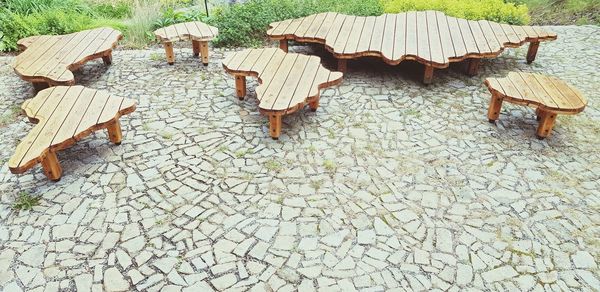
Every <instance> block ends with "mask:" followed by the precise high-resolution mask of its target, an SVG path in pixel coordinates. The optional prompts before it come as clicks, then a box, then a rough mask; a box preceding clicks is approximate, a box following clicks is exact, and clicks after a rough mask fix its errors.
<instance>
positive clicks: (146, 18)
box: [125, 0, 162, 48]
mask: <svg viewBox="0 0 600 292" xmlns="http://www.w3.org/2000/svg"><path fill="white" fill-rule="evenodd" d="M161 15H162V13H161V3H160V0H134V1H133V9H132V16H131V19H130V20H129V22H128V23H127V27H128V28H127V30H126V31H125V37H126V39H127V46H129V47H131V48H143V47H145V46H146V45H148V42H149V41H150V40H152V39H154V35H153V34H152V26H153V24H154V22H155V21H156V20H157V19H159V18H160V17H161Z"/></svg>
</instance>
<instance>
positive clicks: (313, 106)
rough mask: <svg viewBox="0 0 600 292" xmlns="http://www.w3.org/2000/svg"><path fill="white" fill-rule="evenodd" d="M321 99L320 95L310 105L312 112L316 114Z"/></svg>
mask: <svg viewBox="0 0 600 292" xmlns="http://www.w3.org/2000/svg"><path fill="white" fill-rule="evenodd" d="M320 99H321V97H320V96H319V95H317V97H316V98H315V99H314V100H313V101H311V102H309V103H308V107H309V108H310V110H311V111H312V112H316V111H317V109H318V108H319V100H320Z"/></svg>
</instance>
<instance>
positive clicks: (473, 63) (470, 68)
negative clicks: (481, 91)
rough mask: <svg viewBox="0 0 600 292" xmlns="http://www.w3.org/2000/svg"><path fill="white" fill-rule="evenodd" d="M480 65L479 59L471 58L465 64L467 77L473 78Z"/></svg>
mask: <svg viewBox="0 0 600 292" xmlns="http://www.w3.org/2000/svg"><path fill="white" fill-rule="evenodd" d="M480 63H481V59H478V58H471V59H469V61H468V63H467V75H469V76H471V77H473V76H475V75H477V72H479V64H480Z"/></svg>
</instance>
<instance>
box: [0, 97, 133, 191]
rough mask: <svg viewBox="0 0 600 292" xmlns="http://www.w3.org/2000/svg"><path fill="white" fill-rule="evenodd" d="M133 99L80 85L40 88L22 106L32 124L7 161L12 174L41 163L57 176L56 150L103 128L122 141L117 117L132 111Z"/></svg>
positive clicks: (116, 139) (52, 177)
mask: <svg viewBox="0 0 600 292" xmlns="http://www.w3.org/2000/svg"><path fill="white" fill-rule="evenodd" d="M135 104H136V103H135V101H134V100H132V99H128V98H122V97H117V96H113V95H111V94H109V93H107V92H104V91H99V90H93V89H89V88H86V87H83V86H56V87H51V88H47V89H44V90H42V91H40V92H39V93H38V94H37V95H36V96H35V97H34V98H32V99H28V100H26V101H25V103H24V104H23V106H22V109H23V111H24V113H25V114H26V115H27V116H28V117H29V120H30V121H31V122H33V123H35V124H36V125H35V127H33V129H32V130H31V131H30V132H29V133H28V134H27V136H25V138H23V140H22V141H21V142H20V143H19V145H18V146H17V149H16V151H15V154H14V155H13V156H12V157H11V158H10V160H9V161H8V167H9V169H10V171H11V172H12V173H23V172H25V171H27V170H28V169H30V168H32V167H33V166H35V165H36V164H37V163H41V164H42V168H43V169H44V173H45V174H46V176H47V177H48V178H49V179H51V180H54V181H57V180H59V179H60V177H61V175H62V169H61V167H60V164H59V162H58V158H57V156H56V152H57V151H59V150H63V149H65V148H68V147H70V146H71V145H73V144H75V142H77V141H79V140H81V139H83V138H84V137H86V136H88V135H89V134H91V133H92V132H94V131H98V130H101V129H104V128H106V129H107V130H108V138H109V139H110V141H111V142H113V143H115V144H120V143H121V140H122V134H121V124H120V123H119V118H120V117H121V116H122V115H126V114H129V113H131V112H133V111H134V110H135Z"/></svg>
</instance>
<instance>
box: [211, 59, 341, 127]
mask: <svg viewBox="0 0 600 292" xmlns="http://www.w3.org/2000/svg"><path fill="white" fill-rule="evenodd" d="M321 66H323V65H322V64H321ZM223 69H224V70H225V72H227V73H228V74H230V75H233V76H245V77H254V78H256V80H257V81H258V84H259V86H260V85H262V83H263V80H262V79H261V78H259V77H258V75H259V73H258V72H256V71H239V70H231V69H229V68H228V67H227V66H226V65H225V64H223ZM325 69H326V68H325ZM327 70H329V69H327ZM330 72H331V73H330V74H335V73H337V74H339V77H337V78H336V79H335V80H332V81H329V82H325V83H322V84H319V85H318V86H317V94H316V95H312V96H307V97H306V98H305V99H304V102H300V103H298V104H296V105H294V106H292V107H289V108H287V109H285V110H270V109H263V108H261V107H259V108H258V110H259V112H260V113H261V114H263V115H287V114H291V113H294V112H296V111H298V110H300V109H302V108H304V106H306V105H307V104H308V103H310V102H312V101H314V100H315V99H318V98H319V96H320V91H321V89H324V88H327V87H331V86H336V85H339V84H341V83H342V81H343V79H344V78H343V77H344V73H342V72H338V71H330ZM256 101H257V102H258V103H259V104H260V100H259V99H256Z"/></svg>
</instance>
